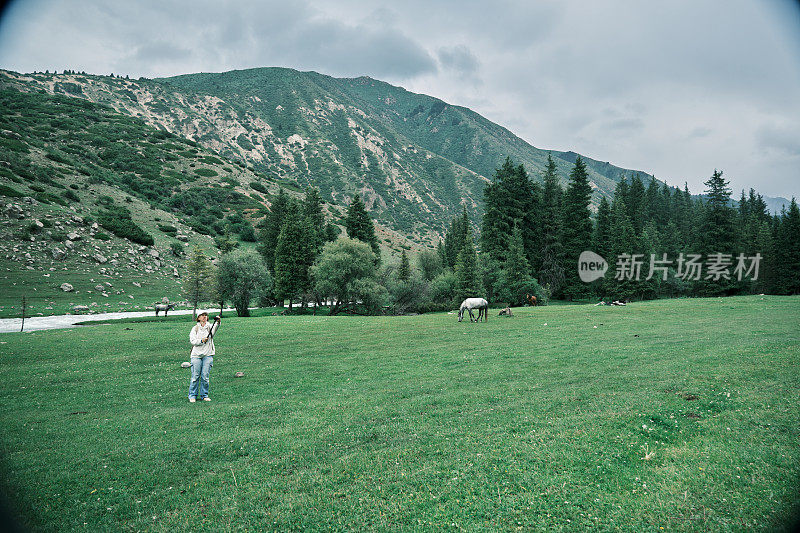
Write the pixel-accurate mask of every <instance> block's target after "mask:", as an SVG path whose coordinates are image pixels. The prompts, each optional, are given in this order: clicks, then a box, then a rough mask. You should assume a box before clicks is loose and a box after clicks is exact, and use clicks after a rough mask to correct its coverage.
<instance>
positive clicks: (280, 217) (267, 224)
mask: <svg viewBox="0 0 800 533" xmlns="http://www.w3.org/2000/svg"><path fill="white" fill-rule="evenodd" d="M288 207H289V197H288V196H287V195H286V192H285V191H284V190H283V189H279V190H278V195H277V196H276V197H275V200H274V201H273V202H272V205H271V206H270V211H269V214H268V215H267V216H266V217H264V219H263V220H262V221H261V223H260V224H259V231H258V240H259V244H258V247H257V249H258V252H259V253H260V254H261V255H262V256H263V257H264V262H265V263H266V264H267V268H268V269H269V270H270V272H272V274H273V277H274V274H275V247H276V246H277V244H278V236H279V235H280V233H281V228H282V227H283V224H284V219H285V217H286V212H287V209H288Z"/></svg>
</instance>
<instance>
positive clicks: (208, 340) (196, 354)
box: [189, 311, 222, 403]
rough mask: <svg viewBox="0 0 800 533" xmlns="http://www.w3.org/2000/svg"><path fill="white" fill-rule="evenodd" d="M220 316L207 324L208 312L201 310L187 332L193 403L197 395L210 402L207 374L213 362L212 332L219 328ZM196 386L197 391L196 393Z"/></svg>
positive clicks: (191, 399) (190, 395)
mask: <svg viewBox="0 0 800 533" xmlns="http://www.w3.org/2000/svg"><path fill="white" fill-rule="evenodd" d="M221 320H222V319H221V318H220V317H217V318H215V319H214V323H213V324H211V325H209V324H208V313H207V312H206V311H203V312H202V313H200V314H199V315H197V324H196V325H195V326H194V327H193V328H192V331H191V332H190V333H189V342H190V343H192V353H191V360H192V377H191V379H190V381H189V401H190V402H192V403H194V402H195V401H196V400H197V398H198V396H199V397H200V399H201V400H203V401H206V402H210V401H211V398H209V397H208V390H209V383H208V375H209V372H210V370H211V366H212V365H213V364H214V333H216V332H217V329H219V323H220V322H221ZM198 388H199V389H200V390H199V393H198Z"/></svg>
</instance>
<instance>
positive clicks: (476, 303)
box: [458, 298, 489, 322]
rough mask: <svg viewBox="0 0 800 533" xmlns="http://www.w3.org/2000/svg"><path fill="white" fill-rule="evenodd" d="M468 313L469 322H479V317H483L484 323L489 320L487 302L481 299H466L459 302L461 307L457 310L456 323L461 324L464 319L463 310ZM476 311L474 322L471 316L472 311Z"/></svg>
mask: <svg viewBox="0 0 800 533" xmlns="http://www.w3.org/2000/svg"><path fill="white" fill-rule="evenodd" d="M465 309H466V310H467V311H468V312H469V321H470V322H480V321H481V316H483V321H484V322H486V321H488V320H489V316H488V315H489V302H487V301H486V300H485V299H483V298H467V299H466V300H464V301H463V302H461V307H460V308H459V310H458V321H459V322H461V320H463V318H464V310H465ZM473 309H477V310H478V320H475V315H474V314H472V310H473Z"/></svg>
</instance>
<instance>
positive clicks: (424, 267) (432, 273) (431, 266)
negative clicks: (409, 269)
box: [417, 250, 442, 281]
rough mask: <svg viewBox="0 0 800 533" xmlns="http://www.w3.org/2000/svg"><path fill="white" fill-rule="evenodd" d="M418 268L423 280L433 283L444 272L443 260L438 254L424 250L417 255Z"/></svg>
mask: <svg viewBox="0 0 800 533" xmlns="http://www.w3.org/2000/svg"><path fill="white" fill-rule="evenodd" d="M417 268H419V271H420V272H421V273H422V279H424V280H426V281H431V280H432V279H433V278H435V277H436V276H438V275H439V274H440V273H441V272H442V259H441V257H440V256H439V254H438V253H437V252H434V251H431V250H422V251H421V252H420V253H418V254H417Z"/></svg>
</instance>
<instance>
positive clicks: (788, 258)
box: [774, 198, 800, 294]
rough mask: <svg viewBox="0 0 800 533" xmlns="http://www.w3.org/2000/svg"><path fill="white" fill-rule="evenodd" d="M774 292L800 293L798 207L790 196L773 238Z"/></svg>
mask: <svg viewBox="0 0 800 533" xmlns="http://www.w3.org/2000/svg"><path fill="white" fill-rule="evenodd" d="M775 252H776V253H775V279H774V284H775V292H777V293H778V294H800V209H798V207H797V201H796V200H795V199H794V198H792V203H791V204H790V205H789V210H788V211H786V210H784V211H783V212H782V213H781V220H780V225H779V226H778V231H777V233H776V238H775Z"/></svg>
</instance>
